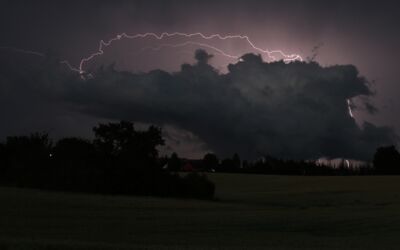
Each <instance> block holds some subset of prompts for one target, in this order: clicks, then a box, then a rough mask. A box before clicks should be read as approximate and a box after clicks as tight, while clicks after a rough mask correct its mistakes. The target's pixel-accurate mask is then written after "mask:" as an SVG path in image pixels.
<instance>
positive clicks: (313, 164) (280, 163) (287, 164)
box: [168, 146, 400, 176]
mask: <svg viewBox="0 0 400 250" xmlns="http://www.w3.org/2000/svg"><path fill="white" fill-rule="evenodd" d="M185 164H192V165H194V166H196V167H195V170H197V171H206V172H225V173H251V174H270V175H310V176H312V175H314V176H335V175H344V176H347V175H397V174H400V154H399V152H398V151H397V150H396V148H395V146H388V147H380V148H378V149H377V151H376V153H375V155H374V158H373V162H372V164H369V163H365V164H364V165H357V166H355V165H352V164H351V163H349V164H348V163H346V162H345V161H344V160H343V161H342V162H341V163H340V164H338V165H336V166H332V165H328V164H326V163H319V162H317V161H295V160H284V159H278V158H274V157H270V156H266V157H262V158H261V159H259V160H256V161H252V162H249V161H241V160H240V157H239V155H238V154H234V155H233V156H232V157H231V158H224V159H222V160H220V159H218V157H217V155H215V154H212V153H207V154H206V155H205V156H204V157H203V159H202V160H201V161H200V162H199V161H197V162H193V161H191V160H184V159H179V157H178V155H177V154H175V153H174V154H172V155H171V157H170V159H169V161H168V168H169V169H170V170H171V171H179V170H183V171H185V167H184V166H185Z"/></svg>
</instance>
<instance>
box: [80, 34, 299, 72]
mask: <svg viewBox="0 0 400 250" xmlns="http://www.w3.org/2000/svg"><path fill="white" fill-rule="evenodd" d="M176 36H177V37H185V38H193V37H198V38H201V39H204V40H212V39H219V40H228V39H241V40H245V41H246V42H247V43H248V44H249V45H250V46H251V47H252V49H254V50H255V51H257V52H259V53H262V54H267V55H268V57H270V58H271V59H272V60H275V57H274V56H273V54H280V55H281V56H282V57H283V58H284V61H286V62H290V61H296V60H300V61H302V60H303V58H302V57H301V56H300V55H298V54H289V55H288V54H285V53H284V52H283V51H282V50H271V51H270V50H267V49H262V48H259V47H257V46H256V45H255V44H254V43H253V42H252V41H251V40H250V38H249V37H248V36H246V35H226V36H224V35H220V34H212V35H204V34H203V33H200V32H196V33H182V32H173V33H168V32H163V33H161V34H160V35H157V34H156V33H152V32H149V33H141V34H135V35H128V34H126V33H121V34H118V35H116V36H115V37H113V38H111V39H110V40H108V41H104V40H100V42H99V47H98V49H97V51H96V52H94V53H92V54H90V55H89V56H88V57H85V58H82V59H81V61H80V63H79V67H77V68H74V70H75V71H79V72H80V73H84V72H85V71H84V64H85V63H87V62H90V61H91V60H93V59H94V58H95V57H98V56H101V55H103V54H104V48H106V47H109V46H111V45H112V44H113V43H114V42H115V41H118V40H121V39H141V38H147V37H151V38H154V39H157V40H163V39H164V38H170V37H176ZM189 44H193V45H194V44H197V45H199V46H202V47H208V48H210V49H213V50H215V51H217V52H219V53H220V54H221V55H224V56H226V57H229V58H235V59H237V58H238V56H235V55H229V54H227V53H225V52H224V51H222V50H221V49H218V48H217V47H215V46H211V45H209V44H205V43H196V42H193V41H189V42H186V43H183V44H180V45H179V44H176V45H173V46H176V47H179V46H186V45H189ZM162 46H163V45H162ZM166 46H168V45H164V47H166ZM170 46H171V45H170Z"/></svg>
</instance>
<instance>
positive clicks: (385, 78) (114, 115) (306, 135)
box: [0, 0, 400, 160]
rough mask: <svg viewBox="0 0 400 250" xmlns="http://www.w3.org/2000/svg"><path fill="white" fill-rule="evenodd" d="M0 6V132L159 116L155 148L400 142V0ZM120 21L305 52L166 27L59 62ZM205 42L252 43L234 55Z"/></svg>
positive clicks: (308, 149) (366, 153)
mask: <svg viewBox="0 0 400 250" xmlns="http://www.w3.org/2000/svg"><path fill="white" fill-rule="evenodd" d="M0 5H1V6H0V32H1V34H2V35H1V36H0V66H1V68H0V103H1V106H0V117H1V120H2V122H1V124H0V138H1V139H4V138H5V137H6V136H7V135H19V134H26V133H30V132H34V131H48V132H49V133H50V135H51V136H52V137H55V138H60V137H63V136H83V137H89V136H90V134H91V127H93V126H94V125H96V124H97V123H98V122H104V121H114V120H120V119H126V120H131V121H134V122H136V123H138V124H139V126H141V125H145V124H153V123H154V124H157V125H160V126H163V128H164V131H165V136H166V138H167V144H168V147H166V148H165V149H163V150H165V152H172V151H178V153H180V154H181V155H182V156H187V157H201V156H202V155H203V154H204V152H207V151H213V152H216V153H218V154H220V155H232V154H233V153H234V152H239V153H240V154H241V155H243V156H244V157H245V158H256V157H259V156H260V155H263V154H272V155H275V156H279V157H284V158H296V159H312V158H320V157H330V158H341V157H345V158H348V159H360V160H369V159H370V158H371V157H372V154H373V152H374V151H375V149H376V147H377V146H380V145H383V144H396V143H397V135H396V132H397V133H399V132H400V116H398V115H397V114H398V112H399V110H400V100H399V98H398V96H399V94H400V87H399V86H398V67H399V66H398V58H399V56H400V49H399V48H398V46H399V44H400V32H399V31H398V26H399V24H400V16H399V15H398V12H399V11H400V3H398V1H277V0H276V1H272V0H271V1H251V0H250V1H232V0H230V1H204V0H203V1H166V0H159V1H151V0H148V1H79V2H78V1H1V3H0ZM124 32H125V33H126V34H129V35H135V34H143V33H147V32H152V33H155V34H157V35H160V34H161V33H162V32H170V33H173V32H182V33H187V34H190V33H196V32H201V33H202V34H204V35H206V36H209V35H213V34H220V35H221V36H226V35H246V36H248V38H249V39H250V40H251V42H252V43H253V44H254V45H255V46H256V47H257V48H262V49H263V50H264V49H268V50H282V51H283V52H285V53H286V54H298V55H300V56H301V57H302V58H303V60H304V62H299V61H296V62H293V63H288V64H287V63H284V62H273V60H272V59H273V58H271V57H268V55H267V54H266V53H261V55H260V56H258V54H259V53H260V51H257V50H255V49H254V48H252V47H251V46H250V44H249V43H248V42H246V40H244V39H218V38H213V39H211V40H206V39H202V38H201V37H199V36H193V37H190V38H187V37H182V36H172V37H169V38H166V39H163V40H161V41H160V40H157V39H154V38H152V37H146V38H141V39H121V40H119V41H116V42H115V43H113V44H112V46H109V47H106V48H104V55H102V56H98V57H96V58H94V59H93V60H91V61H90V62H88V63H85V64H84V67H83V70H84V71H85V72H84V74H81V75H80V74H78V73H77V72H74V71H71V70H69V68H68V67H67V66H66V65H65V64H60V61H62V60H68V62H69V63H70V64H71V65H72V66H73V67H75V68H76V67H79V63H80V61H81V60H82V58H85V57H88V56H89V55H91V54H92V53H95V52H97V50H98V47H99V41H100V40H101V39H104V40H105V41H108V40H109V39H112V38H113V37H116V35H118V34H121V33H124ZM185 43H186V44H185ZM184 44H185V46H183V45H184ZM171 45H182V46H171ZM160 46H161V47H160ZM211 46H212V47H213V48H217V49H218V50H220V51H223V52H224V53H226V54H229V55H234V56H239V57H241V56H243V55H245V54H247V53H253V54H252V55H251V54H247V55H245V56H243V57H242V59H240V60H238V58H229V57H227V56H224V55H221V53H220V51H218V50H215V49H212V48H211ZM197 49H203V50H204V51H197V53H196V55H195V51H196V50H197ZM33 52H34V53H33ZM273 55H275V56H276V57H277V59H278V60H279V59H285V57H282V56H280V55H279V53H275V54H273ZM310 60H314V61H315V62H317V63H318V64H317V63H309V61H310ZM182 64H184V65H182ZM347 100H349V101H350V104H349V105H348V103H347ZM349 107H350V109H351V110H349ZM350 113H352V114H353V116H354V117H352V116H351V114H350Z"/></svg>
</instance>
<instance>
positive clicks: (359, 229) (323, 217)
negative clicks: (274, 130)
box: [0, 174, 400, 250]
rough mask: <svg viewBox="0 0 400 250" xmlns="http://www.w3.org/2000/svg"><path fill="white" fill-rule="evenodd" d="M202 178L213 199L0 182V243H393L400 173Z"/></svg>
mask: <svg viewBox="0 0 400 250" xmlns="http://www.w3.org/2000/svg"><path fill="white" fill-rule="evenodd" d="M209 178H210V179H211V180H212V181H213V182H215V184H216V200H215V201H199V200H180V199H166V198H165V199H164V198H149V197H124V196H102V195H86V194H73V193H58V192H48V191H40V190H29V189H16V188H6V187H3V188H0V249H9V250H14V249H46V250H50V249H96V250H97V249H113V250H114V249H189V248H190V249H399V246H400V176H399V177H397V176H363V177H299V176H293V177H292V176H263V175H239V174H210V175H209Z"/></svg>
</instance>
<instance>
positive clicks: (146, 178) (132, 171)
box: [0, 121, 215, 199]
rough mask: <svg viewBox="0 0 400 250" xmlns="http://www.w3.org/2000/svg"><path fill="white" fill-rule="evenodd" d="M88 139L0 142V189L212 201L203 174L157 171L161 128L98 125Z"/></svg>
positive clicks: (211, 188)
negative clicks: (143, 128)
mask: <svg viewBox="0 0 400 250" xmlns="http://www.w3.org/2000/svg"><path fill="white" fill-rule="evenodd" d="M93 131H94V134H95V139H94V140H93V141H89V140H85V139H81V138H65V139H61V140H59V141H58V142H56V143H55V144H54V145H53V143H52V141H51V140H50V139H49V137H48V135H47V134H45V133H43V134H40V133H36V134H32V135H30V136H15V137H8V138H7V139H6V142H5V143H4V144H0V164H1V165H0V182H1V184H3V185H10V186H18V187H33V188H42V189H50V190H65V191H77V192H91V193H102V194H123V195H155V196H172V197H187V198H200V199H212V198H213V196H214V190H215V186H214V184H213V183H212V182H210V181H209V180H208V179H207V178H206V177H205V175H200V174H196V173H192V174H189V175H178V174H176V173H172V172H169V171H165V170H163V168H162V166H163V164H165V162H163V160H162V159H161V158H159V156H158V151H157V146H159V145H163V144H164V140H163V138H162V135H161V129H160V128H158V127H154V126H150V127H149V128H148V129H147V130H145V131H138V130H136V129H135V128H134V126H133V124H132V123H130V122H124V121H122V122H120V123H109V124H99V125H98V126H97V127H95V128H93Z"/></svg>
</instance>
